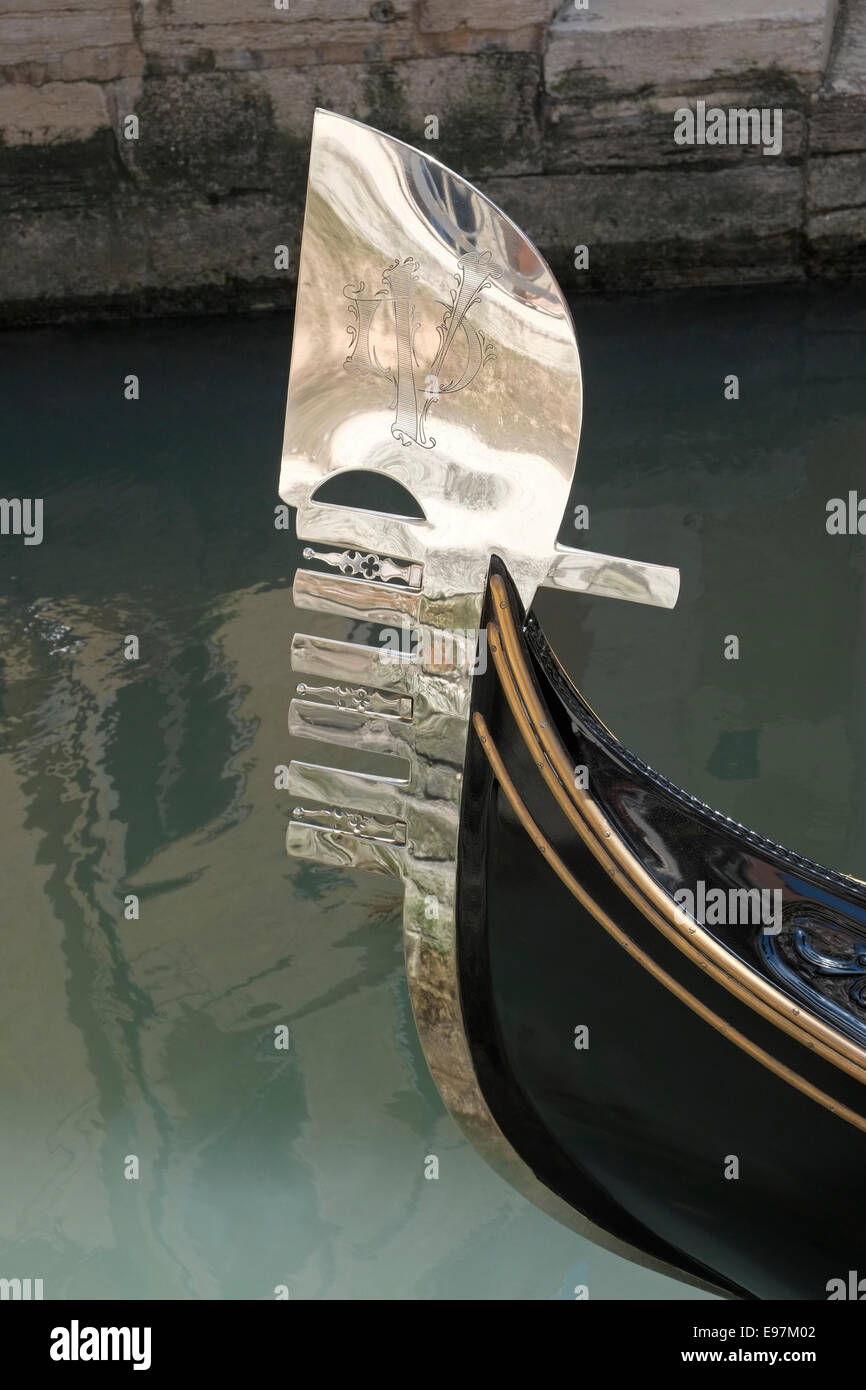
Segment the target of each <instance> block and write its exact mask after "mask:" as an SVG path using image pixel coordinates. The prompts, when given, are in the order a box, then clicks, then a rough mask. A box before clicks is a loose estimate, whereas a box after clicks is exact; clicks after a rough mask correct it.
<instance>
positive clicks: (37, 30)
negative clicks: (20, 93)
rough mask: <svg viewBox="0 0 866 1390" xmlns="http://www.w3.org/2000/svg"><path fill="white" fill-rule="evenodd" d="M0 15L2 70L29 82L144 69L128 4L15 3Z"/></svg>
mask: <svg viewBox="0 0 866 1390" xmlns="http://www.w3.org/2000/svg"><path fill="white" fill-rule="evenodd" d="M15 5H16V6H17V8H15V7H14V6H12V5H10V6H9V8H7V9H4V10H3V11H2V12H0V67H3V68H7V69H8V68H13V69H17V70H18V72H17V75H18V76H19V77H23V78H25V79H29V80H31V81H33V82H37V83H41V82H50V81H54V80H58V81H65V82H69V81H76V80H79V79H85V78H95V79H98V80H101V81H109V80H110V79H111V78H113V77H121V76H128V75H132V74H134V73H136V72H139V71H140V70H141V68H142V66H143V60H142V56H141V53H140V51H139V49H138V46H137V44H136V41H135V35H134V32H133V27H132V12H131V7H130V5H129V4H128V0H106V3H105V4H99V3H97V0H88V3H87V5H86V6H85V5H84V4H81V3H80V0H75V2H74V3H72V4H69V5H66V4H65V3H64V5H63V6H62V7H59V6H57V5H56V4H50V5H49V4H48V3H40V4H39V5H36V4H33V3H30V4H27V3H26V0H15Z"/></svg>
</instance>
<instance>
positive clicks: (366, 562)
mask: <svg viewBox="0 0 866 1390" xmlns="http://www.w3.org/2000/svg"><path fill="white" fill-rule="evenodd" d="M304 559H305V560H318V561H319V562H320V563H321V564H323V565H330V566H331V568H332V569H338V570H339V571H340V573H341V574H346V575H350V576H352V577H353V578H356V579H367V580H374V581H379V582H381V583H383V584H389V583H390V582H391V581H392V580H395V579H396V580H398V581H399V582H400V583H402V584H406V585H407V586H408V587H409V588H410V589H419V588H420V587H421V581H422V578H423V573H424V570H423V566H422V565H412V564H401V563H400V561H399V560H391V559H389V558H388V557H387V556H385V555H376V554H374V553H372V552H367V551H363V550H315V549H314V548H313V547H312V546H311V545H308V546H305V548H304Z"/></svg>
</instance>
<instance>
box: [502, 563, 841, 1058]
mask: <svg viewBox="0 0 866 1390" xmlns="http://www.w3.org/2000/svg"><path fill="white" fill-rule="evenodd" d="M490 587H491V591H492V592H493V596H494V599H495V601H496V607H497V610H498V612H499V613H500V614H501V615H502V617H501V619H500V622H499V623H498V624H497V622H495V621H493V622H492V623H488V645H489V643H490V632H489V629H490V627H491V626H492V627H493V631H494V643H495V637H496V635H497V633H498V634H499V636H500V637H501V644H502V652H501V658H502V657H504V662H505V665H506V666H507V670H508V674H509V675H510V676H511V678H512V681H513V685H514V687H515V688H516V692H517V694H518V696H519V705H518V707H517V708H515V707H514V704H513V701H512V700H509V706H510V707H511V709H512V713H513V714H514V717H515V720H516V721H517V724H518V728H519V729H520V732H521V736H522V737H523V738H524V741H525V742H527V743H528V747H529V751H530V752H532V751H533V749H532V743H531V742H529V741H528V740H527V738H526V729H527V728H528V729H529V730H530V732H531V737H532V741H533V742H534V743H535V744H536V746H540V748H541V751H542V752H543V754H544V758H545V760H546V761H545V764H544V765H542V764H540V763H539V762H538V759H537V758H534V761H535V763H536V766H537V767H538V768H539V770H540V771H541V772H542V775H543V776H544V779H545V782H546V783H547V785H548V786H549V787H550V790H551V791H552V792H553V795H554V796H555V797H556V800H557V802H559V804H560V806H561V807H562V809H563V811H564V812H565V814H566V815H567V816H568V819H569V821H570V823H571V824H572V825H574V828H575V829H576V830H577V832H578V834H580V835H581V837H582V838H583V839H584V842H585V843H586V844H587V847H588V848H589V849H590V850H591V851H592V853H593V854H594V855H595V857H596V858H597V859H598V860H599V862H601V863H602V864H603V865H604V867H605V869H606V870H607V871H608V872H610V869H609V867H608V864H607V863H605V853H608V854H609V855H610V857H611V858H612V859H613V860H614V863H615V864H616V866H617V867H618V869H619V870H620V871H621V873H622V875H623V879H624V881H622V882H621V887H622V888H623V890H624V891H625V892H626V893H627V895H628V896H629V897H630V898H631V900H632V901H633V902H634V903H635V905H636V906H638V907H640V908H641V910H642V911H644V912H646V915H647V916H648V917H649V918H650V920H651V921H652V922H653V924H654V925H655V926H656V927H657V928H658V930H660V931H661V932H662V933H663V934H664V935H665V937H667V939H668V940H669V941H671V942H672V944H673V945H675V946H676V947H677V948H678V949H679V950H681V951H682V952H683V953H684V954H685V955H687V956H689V957H690V958H694V956H693V952H694V953H695V954H696V955H697V958H698V963H699V964H700V965H701V967H702V968H703V969H705V970H706V971H707V973H708V974H709V975H711V976H712V977H713V979H715V980H716V981H717V982H718V983H719V984H721V985H722V986H723V987H724V988H725V989H727V990H728V991H729V992H730V993H731V994H734V995H735V996H736V997H737V998H740V999H741V1000H743V1002H745V1003H747V1004H748V1005H749V1007H750V1008H753V1009H755V1011H756V1012H758V1013H760V1014H762V1015H763V1016H764V1017H765V1018H767V1019H768V1020H769V1021H770V1022H772V1023H773V1024H775V1025H776V1026H777V1027H780V1028H781V1029H782V1030H783V1031H784V1032H786V1033H788V1034H789V1035H790V1036H791V1037H793V1038H795V1039H796V1040H797V1041H798V1042H799V1043H801V1044H802V1045H803V1046H804V1047H806V1048H808V1049H809V1051H811V1052H813V1053H816V1054H819V1055H821V1056H822V1057H824V1058H825V1060H828V1061H830V1062H831V1063H832V1064H833V1065H834V1066H837V1067H839V1068H840V1069H841V1070H843V1071H845V1072H847V1073H848V1074H849V1075H850V1076H852V1077H854V1078H855V1079H856V1080H858V1081H860V1082H861V1083H863V1084H866V1051H864V1050H863V1049H862V1048H860V1047H859V1046H858V1045H857V1044H856V1043H854V1042H851V1041H850V1040H849V1039H847V1038H844V1037H843V1036H842V1035H841V1034H839V1033H837V1032H836V1031H835V1030H834V1029H832V1028H831V1027H830V1026H829V1025H828V1024H826V1023H824V1022H823V1021H822V1020H821V1019H819V1018H817V1017H816V1016H815V1015H813V1014H811V1013H810V1012H809V1010H808V1009H804V1008H802V1007H801V1006H799V1005H796V1004H794V1003H792V1002H791V1001H790V1000H788V999H787V998H786V997H785V995H783V994H782V993H781V992H780V991H779V990H777V989H776V988H775V987H774V986H773V985H772V984H770V982H769V981H767V980H764V979H763V978H762V976H760V975H758V974H757V973H756V972H755V971H754V970H752V969H751V968H750V967H749V966H748V965H746V964H745V963H744V962H743V961H740V960H738V959H737V958H736V957H735V956H733V955H731V953H730V952H728V951H727V950H726V949H725V947H724V946H722V944H721V943H720V942H717V941H715V939H714V938H713V937H712V936H711V935H710V933H709V932H707V931H706V930H705V929H704V928H703V927H702V926H701V925H700V924H699V923H695V922H693V921H692V920H691V919H685V918H684V920H683V922H682V923H681V922H679V921H678V920H677V916H676V914H675V912H674V911H673V909H672V900H671V898H670V896H669V895H668V894H667V893H666V892H665V890H664V889H663V888H661V887H660V885H659V884H657V883H656V882H655V880H654V879H653V878H652V877H651V875H650V874H649V873H648V871H647V870H646V869H645V868H644V866H643V864H641V862H640V860H639V859H638V858H637V856H636V855H635V854H634V853H633V852H632V851H631V850H630V849H629V848H628V846H627V845H626V844H625V843H624V842H623V841H622V839H621V837H620V836H618V835H617V834H616V833H615V832H614V831H613V829H612V828H611V827H610V826H609V825H608V824H607V822H606V821H605V818H604V816H603V815H602V813H601V811H600V810H599V808H598V806H597V805H596V803H595V802H594V801H593V799H592V797H591V796H590V795H589V794H588V793H587V792H586V791H585V790H584V789H582V788H578V787H576V786H574V785H573V780H572V779H571V777H570V776H569V773H570V771H571V768H570V764H568V760H567V759H566V758H565V756H564V750H563V748H562V745H561V743H560V741H559V739H558V736H557V735H556V733H555V730H553V729H552V723H553V721H552V720H551V718H550V716H549V714H547V712H546V711H545V710H544V708H543V707H542V704H541V701H540V699H539V696H538V695H537V693H536V691H535V688H534V683H533V681H532V677H531V675H530V673H529V672H528V670H527V668H526V663H525V661H524V658H523V653H522V651H521V650H520V644H519V641H518V638H517V631H516V626H515V623H514V615H513V613H512V611H511V606H510V603H509V601H508V595H507V591H506V589H505V585H504V584H503V582H502V580H501V579H500V577H499V576H498V575H494V576H493V578H492V579H491V581H490ZM495 645H498V644H496V643H495ZM492 650H493V649H492ZM501 658H500V661H497V652H496V651H495V650H493V659H494V664H495V666H496V670H497V674H500V672H501V669H502V665H503V662H502V659H501ZM503 686H504V690H505V695H506V699H508V695H509V689H508V685H507V683H506V682H503ZM546 767H547V768H549V769H550V776H548V775H547V774H546V773H545V768H546ZM552 779H555V782H556V785H557V786H558V787H559V789H560V792H561V793H562V794H564V797H565V798H566V800H567V802H568V804H569V805H570V806H572V807H573V808H574V810H575V812H576V813H577V816H578V817H580V820H581V824H577V822H576V821H575V820H574V819H573V817H572V816H571V815H570V814H569V811H568V810H567V809H566V806H565V805H564V804H563V801H562V800H561V799H560V792H557V791H556V789H555V787H554V785H553V780H552ZM608 846H609V849H608ZM632 890H633V891H632ZM635 895H637V896H635ZM648 907H650V908H651V910H650V911H647V908H648ZM686 922H687V923H688V925H687V926H686ZM761 1005H764V1006H765V1007H761Z"/></svg>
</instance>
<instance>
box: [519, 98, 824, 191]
mask: <svg viewBox="0 0 866 1390" xmlns="http://www.w3.org/2000/svg"><path fill="white" fill-rule="evenodd" d="M706 104H707V109H711V108H714V107H718V108H721V109H722V110H725V111H730V110H732V109H745V110H754V109H756V108H758V105H759V102H758V99H756V98H754V97H753V96H751V95H750V96H743V94H742V93H731V92H721V93H719V92H717V93H711V94H708V95H707V97H706ZM680 106H689V107H691V108H692V109H694V99H689V98H686V97H682V96H660V97H649V98H647V99H645V100H644V101H620V102H599V103H595V104H593V105H592V106H582V105H574V104H569V105H557V106H555V107H554V108H553V110H552V112H551V124H550V126H549V127H548V130H547V132H546V138H545V144H544V150H545V167H546V168H547V169H549V170H551V171H552V172H556V173H564V172H567V171H569V170H578V169H602V168H622V169H648V168H663V167H665V166H668V165H670V166H676V167H678V168H682V167H690V166H691V165H700V166H702V167H704V168H707V167H710V166H720V167H721V166H724V165H730V164H739V163H741V162H743V161H747V162H748V161H751V160H759V161H767V160H775V159H781V160H783V161H787V160H797V159H800V158H801V157H802V154H803V150H804V148H805V138H806V117H805V114H804V112H803V111H801V110H798V109H796V108H793V107H790V106H788V107H785V106H779V107H774V108H772V109H773V110H774V111H775V110H779V111H781V113H782V114H781V132H782V142H781V153H780V154H779V155H765V154H764V153H763V151H762V149H761V147H760V146H756V145H706V144H704V145H699V144H695V145H678V144H677V143H676V141H675V140H674V128H675V122H674V113H675V112H676V111H677V109H678V108H679V107H680ZM774 119H776V118H774ZM774 129H775V127H774Z"/></svg>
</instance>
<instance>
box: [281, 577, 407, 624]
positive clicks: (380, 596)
mask: <svg viewBox="0 0 866 1390" xmlns="http://www.w3.org/2000/svg"><path fill="white" fill-rule="evenodd" d="M292 597H293V598H294V600H295V606H296V607H297V608H315V609H317V610H318V611H319V612H320V613H336V614H338V615H339V616H340V617H341V618H366V619H367V621H368V622H371V623H382V624H383V625H385V626H389V627H402V626H403V625H404V623H405V619H406V618H409V619H410V620H411V621H412V622H414V623H417V622H418V611H419V607H418V606H419V601H420V597H421V596H420V594H418V593H414V592H413V591H412V590H411V589H399V588H397V587H389V586H388V585H386V584H374V583H371V582H370V581H369V580H367V579H344V578H343V576H342V575H332V574H317V573H316V572H315V571H313V570H304V569H299V570H298V571H297V573H296V574H295V582H294V584H293V585H292Z"/></svg>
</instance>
